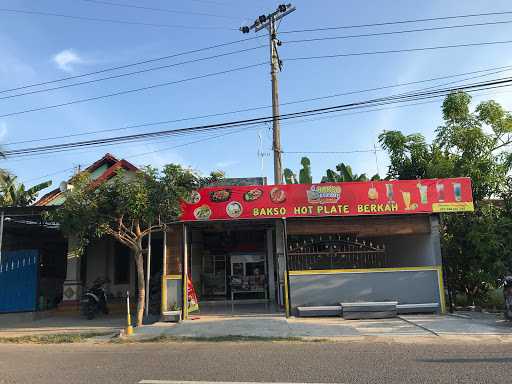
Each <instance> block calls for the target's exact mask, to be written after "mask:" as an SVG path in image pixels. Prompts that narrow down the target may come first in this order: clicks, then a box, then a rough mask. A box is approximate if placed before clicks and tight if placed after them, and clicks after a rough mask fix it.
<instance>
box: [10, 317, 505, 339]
mask: <svg viewBox="0 0 512 384" xmlns="http://www.w3.org/2000/svg"><path fill="white" fill-rule="evenodd" d="M125 326H126V323H125V318H124V317H121V316H100V317H98V318H96V319H94V320H86V319H84V318H81V317H78V316H69V317H63V316H54V317H48V318H44V319H41V320H33V321H28V320H26V319H23V318H21V319H20V320H18V321H15V318H12V317H11V318H9V321H6V318H5V317H4V318H3V319H2V317H1V316H0V339H1V338H2V337H20V336H41V335H53V334H66V333H67V334H71V333H73V334H76V333H120V332H122V331H123V329H124V327H125ZM161 336H164V337H165V336H167V337H171V338H172V337H175V338H200V339H204V338H229V337H254V338H277V339H280V338H293V339H336V338H347V337H362V336H378V337H382V336H392V337H394V336H397V337H400V336H429V337H438V336H456V337H464V336H472V337H489V336H497V337H507V338H510V339H511V340H512V322H507V321H504V320H501V318H500V316H496V315H493V314H482V313H471V312H467V313H458V314H457V315H445V316H439V315H407V316H405V315H404V316H400V317H397V318H392V319H380V320H344V319H342V318H337V317H331V318H290V319H286V318H285V317H284V316H269V315H265V316H213V315H210V316H198V317H195V320H187V321H183V322H181V323H178V324H175V323H162V322H157V323H154V324H151V325H145V326H142V327H140V328H136V329H135V334H134V335H133V336H132V338H133V339H135V340H137V339H152V338H156V337H161Z"/></svg>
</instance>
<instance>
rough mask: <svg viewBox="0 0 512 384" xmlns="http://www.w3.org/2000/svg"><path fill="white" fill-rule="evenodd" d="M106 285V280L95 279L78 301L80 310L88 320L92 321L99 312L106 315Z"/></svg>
mask: <svg viewBox="0 0 512 384" xmlns="http://www.w3.org/2000/svg"><path fill="white" fill-rule="evenodd" d="M106 283H108V280H107V279H103V278H98V279H96V280H95V281H94V282H93V285H92V286H91V287H90V288H89V289H87V290H86V291H85V293H84V295H83V296H82V299H81V300H80V310H81V312H82V315H84V316H85V317H86V318H87V319H88V320H92V319H94V317H95V316H96V314H98V313H100V312H102V313H104V314H105V315H108V306H107V294H106V292H105V288H104V285H105V284H106Z"/></svg>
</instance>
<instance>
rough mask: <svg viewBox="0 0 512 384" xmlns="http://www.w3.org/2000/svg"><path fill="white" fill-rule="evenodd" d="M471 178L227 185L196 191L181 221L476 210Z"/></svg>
mask: <svg viewBox="0 0 512 384" xmlns="http://www.w3.org/2000/svg"><path fill="white" fill-rule="evenodd" d="M473 210H474V208H473V196H472V191H471V180H470V179H469V178H464V177H461V178H451V179H423V180H421V179H418V180H382V181H368V182H347V183H325V184H283V185H258V186H224V187H211V188H203V189H200V190H198V191H193V192H192V193H191V194H190V195H189V196H188V197H187V199H186V201H184V202H183V203H182V216H181V220H182V221H210V220H238V219H268V218H280V217H325V216H360V215H395V214H408V215H409V214H418V213H432V212H472V211H473Z"/></svg>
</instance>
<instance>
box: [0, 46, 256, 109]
mask: <svg viewBox="0 0 512 384" xmlns="http://www.w3.org/2000/svg"><path fill="white" fill-rule="evenodd" d="M261 48H266V45H259V46H257V47H252V48H246V49H239V50H237V51H231V52H226V53H221V54H218V55H213V56H208V57H200V58H198V59H192V60H187V61H181V62H179V63H173V64H167V65H161V66H158V67H152V68H146V69H141V70H138V71H133V72H127V73H121V74H118V75H111V76H107V77H101V78H99V79H92V80H87V81H81V82H78V83H72V84H64V85H60V86H57V87H53V88H45V89H37V90H35V91H27V92H22V93H17V94H14V95H8V96H0V100H4V99H12V98H15V97H20V96H26V95H33V94H36V93H41V92H50V91H55V90H58V89H63V88H70V87H76V86H79V85H85V84H92V83H97V82H100V81H105V80H112V79H118V78H120V77H125V76H132V75H137V74H141V73H146V72H151V71H156V70H159V69H166V68H172V67H178V66H180V65H185V64H191V63H197V62H200V61H205V60H211V59H217V58H219V57H224V56H230V55H235V54H238V53H244V52H250V51H254V50H256V49H261Z"/></svg>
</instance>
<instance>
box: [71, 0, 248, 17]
mask: <svg viewBox="0 0 512 384" xmlns="http://www.w3.org/2000/svg"><path fill="white" fill-rule="evenodd" d="M81 1H84V2H87V3H94V4H100V5H110V6H114V7H121V8H134V9H143V10H146V11H155V12H166V13H174V14H178V15H192V16H209V17H218V18H222V19H231V20H238V18H237V17H232V16H226V15H216V14H214V13H202V12H191V11H182V10H177V9H168V8H157V7H147V6H142V5H133V4H122V3H115V2H113V1H102V0H81Z"/></svg>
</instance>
